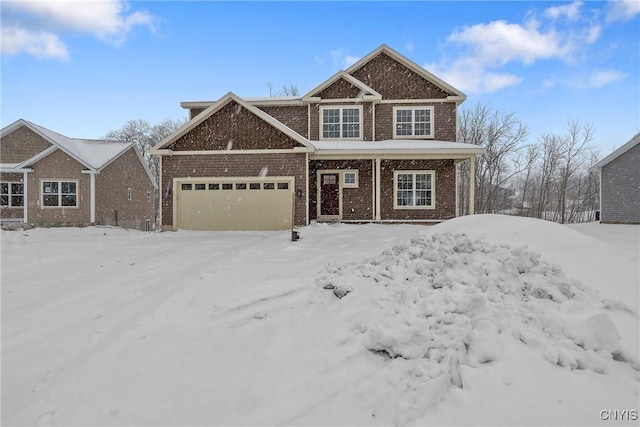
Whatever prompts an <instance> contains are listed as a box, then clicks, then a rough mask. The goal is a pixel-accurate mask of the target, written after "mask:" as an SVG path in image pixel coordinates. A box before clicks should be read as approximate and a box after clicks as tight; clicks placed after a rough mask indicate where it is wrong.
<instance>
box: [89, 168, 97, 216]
mask: <svg viewBox="0 0 640 427" xmlns="http://www.w3.org/2000/svg"><path fill="white" fill-rule="evenodd" d="M89 176H90V178H91V202H90V203H91V214H90V215H91V217H90V219H89V222H90V223H91V225H95V224H96V172H95V171H91V172H90V173H89Z"/></svg>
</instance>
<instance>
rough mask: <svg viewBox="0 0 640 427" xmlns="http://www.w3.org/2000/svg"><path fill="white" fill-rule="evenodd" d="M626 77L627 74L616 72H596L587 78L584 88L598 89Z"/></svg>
mask: <svg viewBox="0 0 640 427" xmlns="http://www.w3.org/2000/svg"><path fill="white" fill-rule="evenodd" d="M627 76H628V74H626V73H623V72H622V71H618V70H598V71H595V72H593V73H592V74H591V75H590V76H589V77H588V78H587V83H586V86H587V87H588V88H600V87H603V86H606V85H608V84H610V83H615V82H619V81H622V80H624V79H626V78H627Z"/></svg>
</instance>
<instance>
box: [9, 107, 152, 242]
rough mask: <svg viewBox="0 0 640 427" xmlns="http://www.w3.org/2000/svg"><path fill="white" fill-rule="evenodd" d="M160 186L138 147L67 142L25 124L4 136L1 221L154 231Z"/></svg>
mask: <svg viewBox="0 0 640 427" xmlns="http://www.w3.org/2000/svg"><path fill="white" fill-rule="evenodd" d="M156 189H157V185H156V184H155V180H154V179H153V177H152V175H151V173H150V171H149V169H148V168H147V167H146V165H145V163H144V161H143V159H142V157H141V155H140V153H139V151H138V150H137V149H136V147H135V146H134V145H133V143H123V142H112V141H96V140H86V139H75V138H68V137H66V136H63V135H60V134H59V133H56V132H53V131H51V130H49V129H45V128H43V127H42V126H38V125H36V124H33V123H31V122H28V121H26V120H22V119H21V120H18V121H16V122H14V123H12V124H10V125H9V126H7V127H5V128H4V129H2V131H0V220H2V222H3V223H7V222H16V223H27V224H33V225H76V226H83V225H92V224H96V225H116V226H119V227H126V228H135V229H138V230H151V229H153V227H154V223H155V221H154V217H155V214H154V212H155V209H154V205H155V190H156Z"/></svg>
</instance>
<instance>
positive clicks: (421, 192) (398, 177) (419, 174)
mask: <svg viewBox="0 0 640 427" xmlns="http://www.w3.org/2000/svg"><path fill="white" fill-rule="evenodd" d="M393 175H394V182H395V187H394V208H396V209H412V208H413V209H427V208H433V207H434V203H435V190H434V189H435V185H434V183H435V172H434V171H395V172H394V173H393Z"/></svg>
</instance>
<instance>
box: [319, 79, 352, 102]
mask: <svg viewBox="0 0 640 427" xmlns="http://www.w3.org/2000/svg"><path fill="white" fill-rule="evenodd" d="M360 92H361V89H360V88H358V87H356V86H354V85H353V84H351V83H349V82H348V81H346V80H345V79H338V80H336V81H335V82H333V83H332V84H331V85H329V86H328V87H327V88H325V89H324V90H322V91H320V92H319V93H317V94H314V95H313V96H319V97H320V98H322V99H349V98H357V97H358V95H359V94H360Z"/></svg>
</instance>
